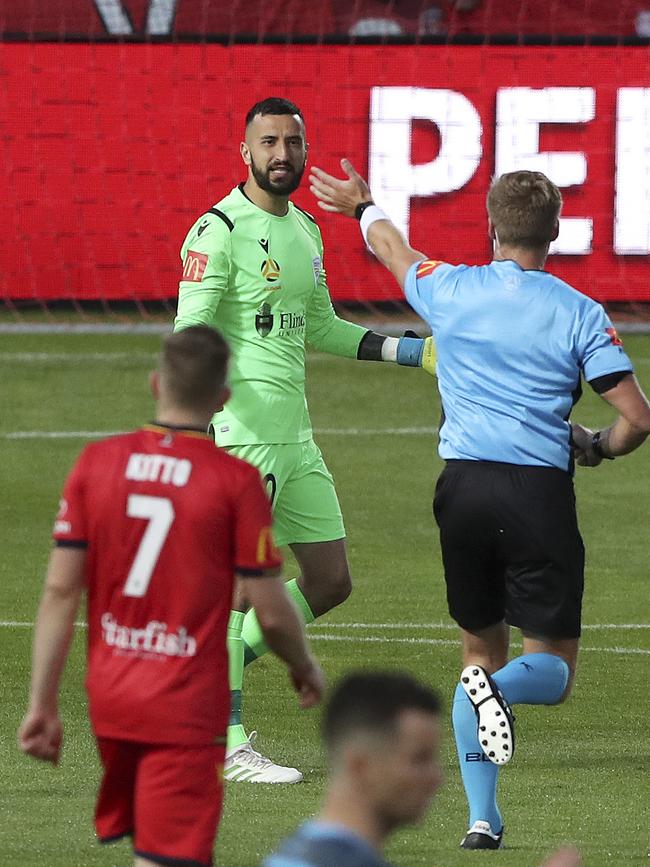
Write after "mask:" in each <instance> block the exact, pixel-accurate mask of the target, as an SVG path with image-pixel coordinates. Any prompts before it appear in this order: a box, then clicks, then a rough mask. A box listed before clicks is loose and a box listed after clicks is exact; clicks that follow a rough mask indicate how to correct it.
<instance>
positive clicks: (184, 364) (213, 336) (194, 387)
mask: <svg viewBox="0 0 650 867" xmlns="http://www.w3.org/2000/svg"><path fill="white" fill-rule="evenodd" d="M229 357H230V350H229V348H228V344H227V343H226V341H225V340H224V338H223V337H222V336H221V334H220V333H219V332H218V331H216V330H215V329H214V328H209V327H208V326H207V325H192V326H191V327H190V328H186V329H184V330H183V331H177V332H176V333H175V334H170V335H169V336H168V337H166V338H165V341H164V343H163V348H162V352H161V354H160V359H159V362H158V370H159V372H160V378H161V383H162V385H163V388H164V389H165V392H166V394H167V397H168V398H169V399H170V400H171V401H173V402H174V404H176V406H179V407H181V408H183V409H191V410H195V409H204V408H205V407H206V406H210V405H214V403H215V397H218V396H219V394H220V393H221V391H222V390H223V388H224V386H225V384H226V376H227V374H228V359H229Z"/></svg>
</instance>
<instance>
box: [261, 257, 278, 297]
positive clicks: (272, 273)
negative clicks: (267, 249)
mask: <svg viewBox="0 0 650 867" xmlns="http://www.w3.org/2000/svg"><path fill="white" fill-rule="evenodd" d="M260 271H261V272H262V277H264V279H265V280H266V282H267V283H277V281H278V280H279V279H280V265H279V263H278V262H277V261H276V260H275V259H271V258H270V257H269V258H268V259H265V260H264V261H263V262H262V264H261V265H260ZM276 288H279V287H276V286H269V289H276Z"/></svg>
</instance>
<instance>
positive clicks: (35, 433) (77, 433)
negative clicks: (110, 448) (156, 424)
mask: <svg viewBox="0 0 650 867" xmlns="http://www.w3.org/2000/svg"><path fill="white" fill-rule="evenodd" d="M437 430H438V428H436V427H382V428H360V427H341V428H314V433H315V434H316V435H317V436H342V437H357V436H383V435H387V436H388V435H389V436H394V435H398V436H424V435H427V436H428V435H430V434H434V433H436V432H437ZM121 433H126V431H119V430H14V431H5V432H0V439H4V440H67V439H71V440H74V439H81V440H90V439H101V438H102V437H112V436H116V435H117V434H121Z"/></svg>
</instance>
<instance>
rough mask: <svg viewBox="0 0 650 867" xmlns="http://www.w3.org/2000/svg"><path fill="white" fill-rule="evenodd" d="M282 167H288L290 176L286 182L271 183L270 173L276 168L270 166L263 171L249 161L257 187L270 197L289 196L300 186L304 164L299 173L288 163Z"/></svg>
mask: <svg viewBox="0 0 650 867" xmlns="http://www.w3.org/2000/svg"><path fill="white" fill-rule="evenodd" d="M284 165H285V166H289V168H290V169H291V172H292V174H290V175H289V177H288V178H287V179H286V181H280V183H273V181H272V180H271V171H272V170H273V169H275V168H277V166H272V167H271V168H268V169H266V171H264V170H263V169H260V168H259V167H258V166H256V165H255V163H254V162H253V160H251V172H252V174H253V177H254V178H255V183H256V184H257V186H258V187H259V188H260V189H261V190H264V191H265V192H266V193H271V195H274V196H290V195H291V193H293V192H295V191H296V190H297V189H298V187H299V186H300V181H301V180H302V176H303V173H304V171H305V164H303V166H302V168H301V169H300V171H296V170H295V169H294V167H293V166H290V165H289V163H285V164H284Z"/></svg>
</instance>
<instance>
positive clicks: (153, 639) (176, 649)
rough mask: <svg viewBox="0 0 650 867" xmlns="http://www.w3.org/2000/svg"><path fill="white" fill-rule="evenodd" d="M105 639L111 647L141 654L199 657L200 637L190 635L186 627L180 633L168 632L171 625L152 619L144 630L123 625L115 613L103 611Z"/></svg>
mask: <svg viewBox="0 0 650 867" xmlns="http://www.w3.org/2000/svg"><path fill="white" fill-rule="evenodd" d="M102 638H103V639H104V642H105V643H106V644H108V646H109V647H114V648H116V649H117V650H122V651H126V652H130V651H136V652H138V655H141V654H145V653H155V654H160V655H162V656H196V638H193V637H192V636H191V635H188V634H187V629H185V627H184V626H179V628H178V632H167V624H166V623H161V622H160V621H158V620H150V621H149V623H147V625H146V626H145V627H144V629H134V628H133V627H131V626H120V624H119V623H118V622H117V620H116V619H115V618H114V617H113V615H112V614H111V613H110V612H109V611H106V612H105V613H104V614H102Z"/></svg>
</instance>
